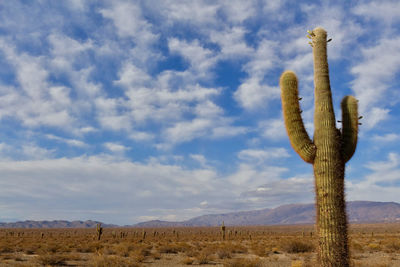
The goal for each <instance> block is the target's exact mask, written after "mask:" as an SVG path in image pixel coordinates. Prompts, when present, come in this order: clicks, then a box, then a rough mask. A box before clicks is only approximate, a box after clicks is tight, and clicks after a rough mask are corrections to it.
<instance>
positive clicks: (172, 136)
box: [0, 0, 400, 224]
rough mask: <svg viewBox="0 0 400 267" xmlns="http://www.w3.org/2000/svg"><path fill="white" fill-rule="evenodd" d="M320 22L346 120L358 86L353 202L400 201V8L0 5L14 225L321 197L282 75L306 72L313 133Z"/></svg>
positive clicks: (3, 127) (349, 175)
mask: <svg viewBox="0 0 400 267" xmlns="http://www.w3.org/2000/svg"><path fill="white" fill-rule="evenodd" d="M298 2H300V1H298ZM317 26H322V27H324V28H325V29H326V30H327V32H328V36H329V38H332V39H333V40H332V42H330V43H329V48H328V58H329V67H330V74H331V76H330V78H331V87H332V91H333V99H334V106H335V112H336V116H337V118H338V119H340V100H341V99H342V97H343V96H345V95H348V94H352V95H354V96H355V97H356V98H357V99H359V109H360V110H359V113H360V115H362V116H363V117H364V118H363V119H362V123H363V124H362V126H361V128H360V134H359V143H358V147H357V151H356V153H355V155H354V157H353V159H351V160H350V161H349V163H348V164H347V166H346V196H347V199H348V200H373V201H397V202H400V194H399V192H400V154H399V141H400V132H399V130H400V126H399V125H400V124H399V123H398V121H399V119H400V108H399V101H400V93H399V86H400V77H399V73H400V35H399V33H400V3H399V2H398V1H357V3H354V2H349V1H321V2H315V1H309V2H308V1H301V3H293V1H285V0H280V1H278V0H277V1H264V0H256V1H175V0H166V1H153V0H149V1H90V0H88V1H80V0H69V1H67V0H64V1H50V0H48V1H45V0H43V1H2V2H1V3H0V63H1V68H0V173H1V179H0V221H14V220H25V219H33V220H44V219H46V220H53V219H68V220H85V219H94V220H101V221H104V222H107V223H116V224H132V223H136V222H140V221H144V220H150V219H161V220H184V219H188V218H190V217H193V216H197V215H202V214H207V213H220V212H230V211H238V210H250V209H261V208H267V207H270V208H271V207H276V206H278V205H281V204H287V203H309V202H312V201H313V200H314V193H313V177H312V166H311V165H309V164H306V163H304V162H302V160H301V159H300V157H299V156H298V155H297V154H295V152H294V151H293V150H292V149H291V147H290V144H289V140H288V137H287V135H286V132H285V129H284V125H283V119H282V111H281V104H280V89H279V87H278V80H279V76H280V74H281V73H282V71H283V70H286V69H291V70H294V71H295V72H296V73H297V75H298V78H299V82H300V95H301V96H302V97H303V100H302V101H301V106H302V109H303V110H304V112H303V119H304V121H305V124H306V127H307V129H308V132H309V134H310V135H311V136H312V134H313V101H314V96H313V62H312V50H311V47H310V46H309V45H308V39H307V38H306V34H307V30H312V29H313V28H315V27H317ZM338 127H340V126H339V125H338Z"/></svg>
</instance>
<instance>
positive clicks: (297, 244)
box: [283, 240, 314, 253]
mask: <svg viewBox="0 0 400 267" xmlns="http://www.w3.org/2000/svg"><path fill="white" fill-rule="evenodd" d="M283 250H284V251H286V252H287V253H304V252H312V251H313V250H314V246H313V245H312V244H307V243H304V242H302V241H298V240H292V241H290V242H288V243H286V244H284V246H283Z"/></svg>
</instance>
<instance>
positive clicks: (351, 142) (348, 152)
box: [341, 96, 358, 162]
mask: <svg viewBox="0 0 400 267" xmlns="http://www.w3.org/2000/svg"><path fill="white" fill-rule="evenodd" d="M341 107H342V124H343V126H342V156H343V160H344V162H347V161H349V160H350V159H351V157H352V156H353V154H354V152H355V151H356V147H357V135H358V111H357V110H358V105H357V100H356V99H355V98H354V97H353V96H345V97H344V98H343V100H342V103H341Z"/></svg>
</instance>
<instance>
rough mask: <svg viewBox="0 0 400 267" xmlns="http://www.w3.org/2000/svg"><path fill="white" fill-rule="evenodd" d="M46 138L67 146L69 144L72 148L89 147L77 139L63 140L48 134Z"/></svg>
mask: <svg viewBox="0 0 400 267" xmlns="http://www.w3.org/2000/svg"><path fill="white" fill-rule="evenodd" d="M45 136H46V137H47V138H48V139H51V140H56V141H60V142H63V143H66V144H68V145H70V146H76V147H86V146H87V144H86V143H85V142H82V141H80V140H77V139H68V138H63V137H59V136H56V135H53V134H46V135H45Z"/></svg>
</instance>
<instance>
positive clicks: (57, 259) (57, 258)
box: [36, 254, 67, 266]
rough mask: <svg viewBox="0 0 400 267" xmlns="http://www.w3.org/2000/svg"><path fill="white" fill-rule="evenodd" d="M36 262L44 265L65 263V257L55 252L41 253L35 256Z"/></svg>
mask: <svg viewBox="0 0 400 267" xmlns="http://www.w3.org/2000/svg"><path fill="white" fill-rule="evenodd" d="M36 260H37V262H38V263H40V264H43V265H44V266H47V265H50V266H54V265H65V261H66V260H67V258H66V257H64V256H62V255H57V254H42V255H39V256H38V257H37V258H36Z"/></svg>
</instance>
